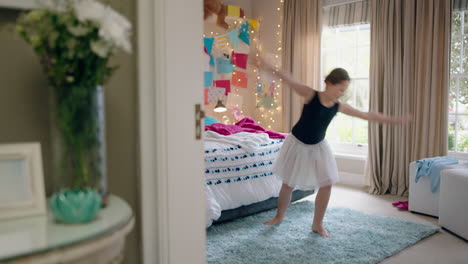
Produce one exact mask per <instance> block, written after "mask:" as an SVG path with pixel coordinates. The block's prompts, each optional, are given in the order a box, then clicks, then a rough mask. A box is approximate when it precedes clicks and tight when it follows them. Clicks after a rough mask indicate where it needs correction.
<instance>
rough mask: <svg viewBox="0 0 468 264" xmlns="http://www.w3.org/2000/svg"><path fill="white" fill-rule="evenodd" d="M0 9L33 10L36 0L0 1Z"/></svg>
mask: <svg viewBox="0 0 468 264" xmlns="http://www.w3.org/2000/svg"><path fill="white" fill-rule="evenodd" d="M0 8H11V9H35V8H37V0H0Z"/></svg>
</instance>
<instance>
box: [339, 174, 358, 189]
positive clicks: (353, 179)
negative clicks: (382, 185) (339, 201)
mask: <svg viewBox="0 0 468 264" xmlns="http://www.w3.org/2000/svg"><path fill="white" fill-rule="evenodd" d="M339 174H340V178H341V179H340V182H339V183H340V184H342V185H350V186H355V187H364V175H362V174H358V173H350V172H344V171H340V172H339Z"/></svg>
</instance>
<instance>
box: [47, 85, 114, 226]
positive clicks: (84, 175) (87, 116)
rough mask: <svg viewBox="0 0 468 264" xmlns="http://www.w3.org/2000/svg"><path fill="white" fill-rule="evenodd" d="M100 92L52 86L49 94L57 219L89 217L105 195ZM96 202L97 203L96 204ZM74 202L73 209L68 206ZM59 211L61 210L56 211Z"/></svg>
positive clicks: (53, 201)
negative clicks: (53, 87) (50, 97)
mask: <svg viewBox="0 0 468 264" xmlns="http://www.w3.org/2000/svg"><path fill="white" fill-rule="evenodd" d="M104 110H105V109H104V91H103V88H102V87H101V86H97V87H93V88H82V87H72V88H68V89H66V88H65V89H64V88H60V87H58V88H55V89H54V91H53V96H52V118H51V119H52V129H51V134H52V137H51V138H52V140H51V142H52V163H53V164H52V168H53V170H52V171H53V174H54V175H53V179H54V195H52V197H51V198H50V201H49V205H50V207H51V209H52V211H53V213H54V215H55V216H56V218H57V220H60V221H63V222H72V223H73V222H80V223H81V222H86V221H90V220H92V219H93V218H94V217H95V215H93V214H97V211H99V208H100V207H101V206H103V205H105V202H106V197H107V180H106V173H107V170H106V140H105V112H104ZM96 203H99V206H97V205H96ZM74 205H76V208H69V207H70V206H74ZM58 210H61V211H58Z"/></svg>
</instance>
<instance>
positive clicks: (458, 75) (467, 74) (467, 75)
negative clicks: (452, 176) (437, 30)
mask: <svg viewBox="0 0 468 264" xmlns="http://www.w3.org/2000/svg"><path fill="white" fill-rule="evenodd" d="M455 12H460V13H461V15H462V16H461V21H460V23H461V25H460V35H456V36H457V37H460V39H461V47H460V55H461V56H460V58H459V62H460V65H462V59H463V57H464V56H465V54H464V47H463V37H468V34H465V33H464V26H465V25H464V24H465V14H464V13H465V12H466V11H454V13H455ZM452 37H453V35H452ZM450 47H451V46H450ZM463 77H465V78H468V72H465V73H456V74H452V73H450V78H456V80H457V81H456V96H457V97H458V95H459V89H460V81H459V80H460V78H463ZM449 89H451V87H449ZM448 100H450V98H449V99H448ZM449 103H450V102H449ZM450 116H455V124H457V122H458V120H459V117H460V116H468V114H465V113H458V103H457V104H456V105H455V113H448V117H450ZM447 122H449V119H447ZM449 126H450V124H449V123H447V141H448V139H449V137H448V135H449V134H448V128H449ZM457 138H458V132H457V129H455V151H450V150H448V155H450V156H454V157H456V158H458V159H460V160H463V161H466V162H468V152H459V151H457ZM447 147H448V144H447Z"/></svg>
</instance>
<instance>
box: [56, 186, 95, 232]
mask: <svg viewBox="0 0 468 264" xmlns="http://www.w3.org/2000/svg"><path fill="white" fill-rule="evenodd" d="M101 200H102V199H101V195H100V194H99V193H98V191H97V190H94V189H72V190H71V189H65V190H62V191H60V192H56V193H54V194H53V195H52V196H51V197H50V198H49V207H50V209H51V211H52V213H53V215H54V217H55V219H56V220H57V221H60V222H63V223H69V224H76V223H86V222H90V221H92V220H93V219H94V218H96V216H97V214H98V213H99V210H100V209H101V202H102V201H101Z"/></svg>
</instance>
